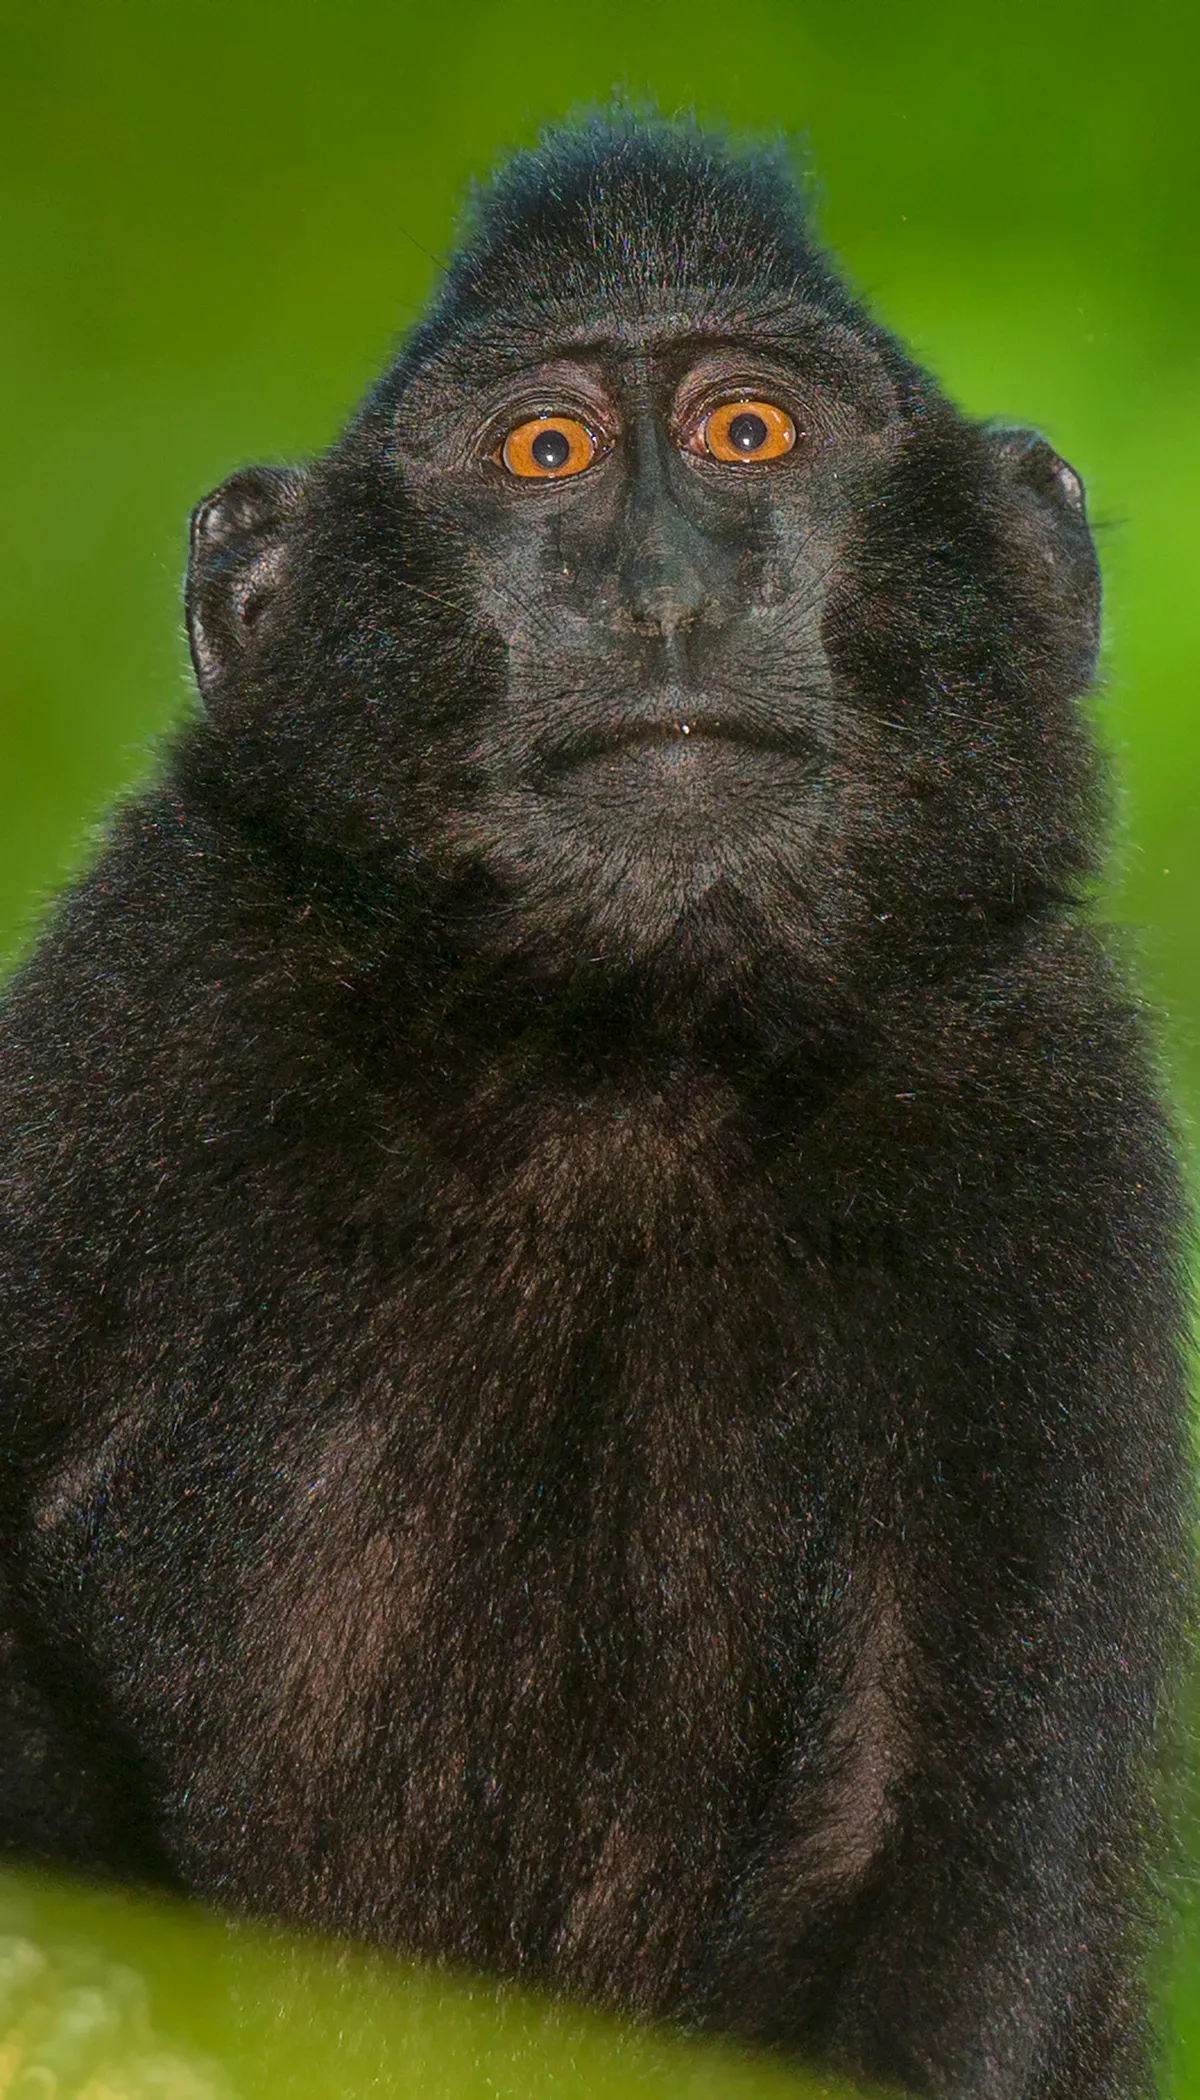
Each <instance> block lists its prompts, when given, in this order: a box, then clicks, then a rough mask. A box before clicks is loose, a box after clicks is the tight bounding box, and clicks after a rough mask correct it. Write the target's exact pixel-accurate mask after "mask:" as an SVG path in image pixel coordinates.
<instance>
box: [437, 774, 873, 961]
mask: <svg viewBox="0 0 1200 2100" xmlns="http://www.w3.org/2000/svg"><path fill="white" fill-rule="evenodd" d="M659 748H660V749H661V747H659ZM690 759H691V754H690V753H689V754H688V756H687V758H684V759H681V757H680V754H679V753H678V752H673V751H667V752H666V753H665V754H664V755H662V756H661V757H660V756H659V750H657V749H656V750H655V751H652V752H650V753H649V754H647V753H646V752H645V751H643V750H642V749H640V748H639V749H638V750H636V751H632V752H628V751H621V752H618V753H610V754H607V755H606V756H605V757H604V758H603V759H600V758H597V759H595V760H590V761H588V762H586V763H583V764H580V765H578V766H575V767H573V768H572V769H571V771H570V773H569V774H568V775H566V776H564V777H563V778H561V779H560V780H559V781H557V782H556V783H555V789H554V792H553V793H534V792H528V793H518V794H512V795H506V796H504V797H503V798H497V800H496V801H495V802H494V803H492V804H491V806H490V807H489V808H488V809H487V811H486V814H485V815H483V819H482V822H481V821H480V817H479V816H478V815H477V817H476V819H475V821H474V823H473V824H472V825H471V826H470V827H469V829H470V832H471V833H473V844H474V846H475V849H476V851H477V852H478V854H479V858H480V859H481V860H482V862H483V864H484V866H485V867H486V869H487V871H488V873H489V874H490V876H491V878H492V880H493V883H494V884H495V888H496V892H497V894H498V895H499V897H500V898H502V899H503V906H502V909H501V910H500V911H499V912H498V913H497V916H496V920H495V924H494V941H495V943H496V944H498V945H502V946H505V947H507V948H509V949H510V950H514V951H517V952H519V953H520V954H521V955H522V956H523V957H525V958H526V959H527V960H528V961H529V963H530V964H531V966H533V967H535V968H536V969H537V970H538V971H539V973H550V974H557V973H559V972H561V973H564V974H573V973H574V972H575V971H576V970H578V969H579V968H580V967H592V966H595V965H596V964H600V965H604V964H610V965H612V966H613V967H615V968H619V969H628V968H629V967H631V966H632V967H633V968H635V969H636V970H637V971H638V972H639V973H641V974H644V975H645V976H647V977H648V978H653V979H661V980H662V982H663V983H664V985H668V986H675V985H678V984H679V983H680V982H681V981H682V980H683V979H685V978H686V979H688V980H689V981H691V982H693V983H694V984H695V985H697V986H702V987H707V989H708V990H709V991H710V992H711V993H713V994H714V995H715V994H717V993H719V992H720V991H721V990H722V989H724V988H728V987H729V986H730V985H731V984H732V983H735V982H736V981H737V980H738V979H739V978H740V977H742V976H744V975H746V974H748V973H759V972H761V970H762V968H763V967H764V965H765V964H768V965H769V964H770V963H771V962H772V961H774V962H775V963H776V964H777V965H778V966H779V967H780V968H784V967H787V968H791V969H794V968H795V967H796V966H797V964H798V962H799V960H800V958H801V957H802V956H804V955H808V956H810V957H811V956H812V955H813V954H814V952H815V951H816V950H817V949H818V948H819V946H820V944H821V941H822V927H823V922H824V920H825V919H826V917H827V915H828V912H829V910H830V907H831V905H832V906H833V907H834V911H835V916H836V915H837V907H836V901H835V897H834V893H833V891H832V890H831V887H830V882H829V870H830V866H831V862H832V859H833V858H834V856H833V852H832V847H833V829H834V824H833V811H832V807H831V805H830V803H829V800H828V798H827V797H826V796H825V795H824V794H823V793H822V792H821V791H820V789H819V787H818V786H816V785H815V784H814V782H813V781H812V779H811V777H805V776H803V775H802V774H801V773H800V771H799V768H798V767H794V768H792V769H789V772H787V773H785V774H784V777H783V778H781V766H780V760H779V756H778V754H777V753H776V754H766V753H759V752H755V751H753V750H744V749H741V748H738V747H731V748H726V749H725V750H724V751H720V752H713V753H711V754H710V753H705V754H703V755H702V757H701V761H700V763H699V764H698V765H696V766H694V767H693V766H691V763H690Z"/></svg>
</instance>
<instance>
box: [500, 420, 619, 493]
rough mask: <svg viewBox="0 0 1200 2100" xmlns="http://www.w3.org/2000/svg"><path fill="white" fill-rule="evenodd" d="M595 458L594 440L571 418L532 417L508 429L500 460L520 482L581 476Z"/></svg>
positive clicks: (559, 479)
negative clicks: (526, 421) (569, 475)
mask: <svg viewBox="0 0 1200 2100" xmlns="http://www.w3.org/2000/svg"><path fill="white" fill-rule="evenodd" d="M595 457H596V440H595V438H594V437H593V436H592V434H591V431H590V430H588V429H586V428H585V426H584V425H583V424H582V423H580V422H579V421H578V420H577V418H576V417H575V416H533V417H532V418H531V419H530V421H529V422H528V423H518V425H517V427H516V429H515V430H510V431H509V433H508V436H507V437H506V438H505V440H504V443H503V445H502V446H501V448H500V458H501V460H502V462H503V464H504V465H505V466H506V467H507V468H508V471H509V473H510V474H519V475H520V476H521V479H522V480H523V481H562V480H564V479H565V477H566V476H567V475H568V474H582V472H583V470H584V468H585V467H590V466H591V464H592V461H593V460H594V459H595Z"/></svg>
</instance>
